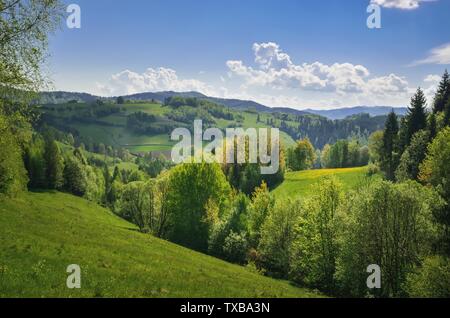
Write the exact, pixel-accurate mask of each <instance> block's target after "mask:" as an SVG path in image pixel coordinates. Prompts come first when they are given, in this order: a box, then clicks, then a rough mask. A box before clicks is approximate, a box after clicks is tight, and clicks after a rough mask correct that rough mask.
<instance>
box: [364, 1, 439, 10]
mask: <svg viewBox="0 0 450 318" xmlns="http://www.w3.org/2000/svg"><path fill="white" fill-rule="evenodd" d="M430 1H434V0H371V2H370V3H373V4H377V5H379V6H382V7H384V8H392V9H401V10H414V9H417V8H418V7H419V6H420V4H421V3H423V2H430Z"/></svg>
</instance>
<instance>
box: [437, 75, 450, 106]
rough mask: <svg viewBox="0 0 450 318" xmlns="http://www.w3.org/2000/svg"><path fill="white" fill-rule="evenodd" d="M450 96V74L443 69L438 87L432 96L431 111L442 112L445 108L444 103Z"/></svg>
mask: <svg viewBox="0 0 450 318" xmlns="http://www.w3.org/2000/svg"><path fill="white" fill-rule="evenodd" d="M449 98H450V76H449V74H448V72H447V70H445V72H444V75H442V79H441V81H440V83H439V87H438V89H437V91H436V95H435V97H434V105H433V112H434V113H437V112H442V111H444V110H445V105H446V103H447V101H448V100H449Z"/></svg>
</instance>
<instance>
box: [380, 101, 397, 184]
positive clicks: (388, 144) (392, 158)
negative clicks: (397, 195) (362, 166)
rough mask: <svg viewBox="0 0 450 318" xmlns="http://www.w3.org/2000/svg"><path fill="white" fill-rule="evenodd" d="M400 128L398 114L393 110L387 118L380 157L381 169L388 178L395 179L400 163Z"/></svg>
mask: <svg viewBox="0 0 450 318" xmlns="http://www.w3.org/2000/svg"><path fill="white" fill-rule="evenodd" d="M398 130H399V129H398V119H397V115H396V114H395V112H394V110H392V111H391V112H390V113H389V115H388V117H387V119H386V124H385V129H384V134H383V145H382V149H381V150H382V151H381V158H380V159H381V160H380V161H381V169H382V170H383V171H384V173H385V174H386V178H387V179H388V180H394V178H395V170H396V169H397V165H398V159H399V153H398Z"/></svg>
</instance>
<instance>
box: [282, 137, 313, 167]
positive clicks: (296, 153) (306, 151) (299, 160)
mask: <svg viewBox="0 0 450 318" xmlns="http://www.w3.org/2000/svg"><path fill="white" fill-rule="evenodd" d="M315 156H316V154H315V151H314V147H313V145H312V144H311V142H310V141H309V139H308V138H305V139H302V140H298V141H297V144H296V145H295V147H294V148H293V149H288V155H287V157H288V167H289V168H290V169H291V170H293V171H300V170H307V169H311V168H312V166H313V164H314V161H315V160H316V158H315Z"/></svg>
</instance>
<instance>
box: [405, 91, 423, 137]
mask: <svg viewBox="0 0 450 318" xmlns="http://www.w3.org/2000/svg"><path fill="white" fill-rule="evenodd" d="M426 104H427V100H426V98H425V95H424V93H423V91H422V89H421V88H420V87H419V88H418V89H417V92H416V94H415V95H414V96H413V97H412V98H411V105H410V106H409V107H408V113H407V114H406V123H407V127H408V129H407V135H406V145H409V143H410V142H411V138H412V136H413V135H414V134H415V133H416V132H418V131H419V130H422V129H425V128H426V126H427V112H426Z"/></svg>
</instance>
